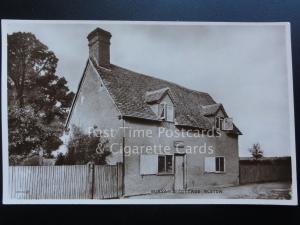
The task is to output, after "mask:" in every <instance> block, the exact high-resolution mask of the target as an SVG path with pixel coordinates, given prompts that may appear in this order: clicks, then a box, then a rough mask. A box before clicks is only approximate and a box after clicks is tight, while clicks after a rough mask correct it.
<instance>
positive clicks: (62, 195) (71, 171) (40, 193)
mask: <svg viewBox="0 0 300 225" xmlns="http://www.w3.org/2000/svg"><path fill="white" fill-rule="evenodd" d="M122 184H123V182H122V164H121V163H119V164H117V165H103V166H102V165H93V164H90V165H72V166H10V167H9V191H10V197H11V199H109V198H118V197H120V196H122Z"/></svg>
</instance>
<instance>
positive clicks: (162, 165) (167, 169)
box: [158, 155, 173, 173]
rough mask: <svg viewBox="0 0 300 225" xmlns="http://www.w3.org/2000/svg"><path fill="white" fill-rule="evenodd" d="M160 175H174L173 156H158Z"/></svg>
mask: <svg viewBox="0 0 300 225" xmlns="http://www.w3.org/2000/svg"><path fill="white" fill-rule="evenodd" d="M158 173H173V155H159V156H158Z"/></svg>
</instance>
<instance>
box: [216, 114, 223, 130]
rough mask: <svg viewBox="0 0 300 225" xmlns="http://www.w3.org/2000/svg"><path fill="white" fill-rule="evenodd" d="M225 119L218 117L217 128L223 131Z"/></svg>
mask: <svg viewBox="0 0 300 225" xmlns="http://www.w3.org/2000/svg"><path fill="white" fill-rule="evenodd" d="M223 121H224V118H223V117H216V128H217V129H220V130H222V129H223Z"/></svg>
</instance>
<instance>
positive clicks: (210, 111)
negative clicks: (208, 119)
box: [201, 103, 221, 116]
mask: <svg viewBox="0 0 300 225" xmlns="http://www.w3.org/2000/svg"><path fill="white" fill-rule="evenodd" d="M220 107H221V104H220V103H218V104H212V105H204V106H202V112H201V113H202V115H203V116H212V115H215V114H216V113H217V111H218V110H219V108H220Z"/></svg>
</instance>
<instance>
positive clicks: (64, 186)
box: [1, 20, 298, 205]
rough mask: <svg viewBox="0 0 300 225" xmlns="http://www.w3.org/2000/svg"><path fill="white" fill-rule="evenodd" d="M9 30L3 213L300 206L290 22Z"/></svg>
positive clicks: (54, 24)
mask: <svg viewBox="0 0 300 225" xmlns="http://www.w3.org/2000/svg"><path fill="white" fill-rule="evenodd" d="M1 25H2V76H1V79H2V89H1V91H2V93H1V96H2V154H3V202H4V204H263V205H297V204H298V203H297V180H296V158H295V155H296V147H295V125H294V100H293V99H294V98H293V74H292V60H291V37H290V35H291V34H290V24H289V23H288V22H278V23H238V22H237V23H228V22H226V23H225V22H219V23H216V22H138V21H136V22H133V21H131V22H129V21H54V20H53V21H43V20H2V23H1Z"/></svg>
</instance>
